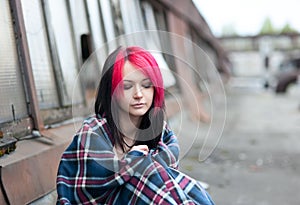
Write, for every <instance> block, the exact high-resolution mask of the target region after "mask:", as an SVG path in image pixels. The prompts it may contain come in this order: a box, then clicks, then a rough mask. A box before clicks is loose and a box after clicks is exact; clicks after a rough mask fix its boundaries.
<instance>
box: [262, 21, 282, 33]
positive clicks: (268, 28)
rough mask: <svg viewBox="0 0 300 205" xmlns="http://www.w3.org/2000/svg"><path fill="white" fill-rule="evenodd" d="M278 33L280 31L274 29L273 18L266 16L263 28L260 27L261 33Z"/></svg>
mask: <svg viewBox="0 0 300 205" xmlns="http://www.w3.org/2000/svg"><path fill="white" fill-rule="evenodd" d="M276 33H278V32H277V31H276V30H275V29H274V26H273V24H272V21H271V19H270V18H266V19H265V21H264V23H263V25H262V28H261V29H260V32H259V34H262V35H263V34H276Z"/></svg>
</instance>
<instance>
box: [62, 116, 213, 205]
mask: <svg viewBox="0 0 300 205" xmlns="http://www.w3.org/2000/svg"><path fill="white" fill-rule="evenodd" d="M113 142H114V140H113V137H112V136H111V135H110V132H109V131H108V127H107V121H106V119H105V118H100V117H97V116H92V117H89V118H88V119H86V120H85V121H84V123H83V125H82V127H81V129H80V130H79V131H78V132H77V134H76V135H75V136H74V139H73V141H72V143H71V144H70V146H69V147H68V148H67V149H66V151H65V152H64V153H63V155H62V158H61V162H60V165H59V169H58V175H57V193H58V200H57V204H122V205H123V204H141V205H142V204H147V205H148V204H205V205H208V204H209V205H211V204H214V203H213V202H212V200H211V199H210V197H209V195H208V194H207V193H206V192H205V190H204V189H203V188H202V187H201V185H200V184H199V183H198V182H197V181H196V180H194V179H192V178H191V177H189V176H187V175H185V174H183V173H181V172H180V171H178V170H177V166H178V155H179V147H178V141H177V138H176V137H175V135H174V134H173V133H172V131H171V130H170V129H169V128H168V126H167V125H166V124H165V125H164V130H163V132H162V137H161V140H160V142H159V145H158V148H157V149H155V150H150V152H149V154H148V155H144V154H143V153H142V152H139V151H130V152H129V153H127V154H126V155H125V156H124V157H123V158H122V159H118V158H117V156H116V154H115V153H114V152H113V147H114V143H113Z"/></svg>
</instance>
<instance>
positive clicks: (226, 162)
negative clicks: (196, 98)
mask: <svg viewBox="0 0 300 205" xmlns="http://www.w3.org/2000/svg"><path fill="white" fill-rule="evenodd" d="M299 90H300V89H298V90H296V91H295V90H294V91H293V92H291V93H288V94H287V95H280V96H277V95H275V94H274V93H273V92H271V91H265V90H263V89H259V88H254V89H243V88H230V89H227V91H226V95H227V115H226V121H225V127H224V130H223V132H222V136H221V138H220V141H219V143H218V144H217V147H216V148H215V149H214V151H213V153H212V154H211V155H210V156H209V157H208V158H207V159H206V160H205V161H202V162H199V160H198V159H199V151H200V150H201V147H202V145H203V139H204V138H203V136H202V135H205V132H207V130H209V126H208V125H206V124H200V126H199V123H196V124H197V126H199V127H198V128H199V136H198V137H197V138H195V134H194V131H195V129H196V128H197V126H196V124H195V123H192V122H190V121H184V120H183V121H181V120H182V118H180V119H181V120H179V121H178V119H179V118H177V121H176V120H171V121H170V124H171V126H172V127H175V128H178V123H179V124H180V126H179V127H180V128H181V129H182V130H181V132H180V133H179V134H180V135H179V136H178V138H179V142H180V145H181V147H182V153H181V160H180V170H181V171H183V172H185V173H187V174H188V175H190V176H192V177H194V178H196V179H198V180H201V181H204V182H207V183H209V185H210V188H209V190H208V191H209V193H210V194H211V196H212V198H213V200H214V201H215V203H216V204H218V205H271V204H272V205H295V204H300V194H299V193H298V192H299V190H300V110H299V106H300V92H299ZM183 118H184V117H183ZM175 130H176V129H175ZM212 148H213V147H206V149H208V150H211V149H212ZM55 198H56V193H55V191H54V192H52V193H51V194H49V195H47V196H46V197H44V198H42V199H40V200H38V201H36V202H35V203H32V204H34V205H38V204H55Z"/></svg>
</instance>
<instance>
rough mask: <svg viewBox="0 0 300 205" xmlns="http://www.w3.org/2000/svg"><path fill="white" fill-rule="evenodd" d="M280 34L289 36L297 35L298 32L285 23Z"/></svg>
mask: <svg viewBox="0 0 300 205" xmlns="http://www.w3.org/2000/svg"><path fill="white" fill-rule="evenodd" d="M280 33H281V34H291V33H298V31H297V30H296V29H294V28H292V27H291V26H290V24H289V23H286V24H285V25H284V27H283V28H282V29H281V32H280Z"/></svg>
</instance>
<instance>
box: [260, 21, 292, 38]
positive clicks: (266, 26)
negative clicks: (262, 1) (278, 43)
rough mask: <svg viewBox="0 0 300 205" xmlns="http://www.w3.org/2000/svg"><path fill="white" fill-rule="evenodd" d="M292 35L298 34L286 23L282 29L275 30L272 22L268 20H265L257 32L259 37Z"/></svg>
mask: <svg viewBox="0 0 300 205" xmlns="http://www.w3.org/2000/svg"><path fill="white" fill-rule="evenodd" d="M292 33H298V31H297V30H296V29H294V28H292V27H291V26H290V24H288V23H286V24H285V25H284V26H283V28H282V29H276V28H274V26H273V24H272V21H271V19H270V18H266V19H265V21H264V23H263V25H262V28H261V30H260V32H259V34H260V35H264V34H271V35H272V34H273V35H274V34H292Z"/></svg>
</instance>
